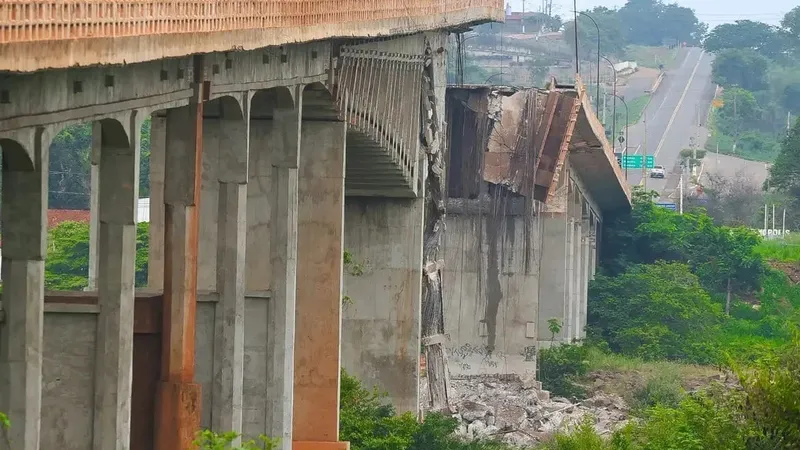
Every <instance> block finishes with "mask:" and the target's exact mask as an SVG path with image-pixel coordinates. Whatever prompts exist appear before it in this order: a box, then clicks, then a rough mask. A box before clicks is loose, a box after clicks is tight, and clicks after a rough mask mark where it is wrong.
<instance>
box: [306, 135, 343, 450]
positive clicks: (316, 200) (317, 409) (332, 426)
mask: <svg viewBox="0 0 800 450" xmlns="http://www.w3.org/2000/svg"><path fill="white" fill-rule="evenodd" d="M345 127H346V125H345V123H344V122H334V121H329V122H326V121H304V122H303V124H302V143H301V151H300V169H299V172H300V173H299V180H298V184H299V188H298V190H299V198H298V218H297V221H298V241H297V256H298V267H297V279H298V280H300V282H299V283H298V284H297V314H296V317H297V321H296V323H295V327H296V328H295V329H296V335H295V366H294V367H295V381H294V423H293V429H294V434H293V439H294V446H293V448H294V449H295V450H307V449H315V450H316V449H325V450H334V449H347V448H348V444H347V443H340V442H338V440H339V372H340V357H341V353H340V346H339V342H340V338H341V313H342V240H343V227H344V160H345V158H344V149H345Z"/></svg>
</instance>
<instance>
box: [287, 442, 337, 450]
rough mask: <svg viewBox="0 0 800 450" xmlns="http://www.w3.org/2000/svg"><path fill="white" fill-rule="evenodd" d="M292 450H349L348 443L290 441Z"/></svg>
mask: <svg viewBox="0 0 800 450" xmlns="http://www.w3.org/2000/svg"><path fill="white" fill-rule="evenodd" d="M292 450H350V443H349V442H316V441H292Z"/></svg>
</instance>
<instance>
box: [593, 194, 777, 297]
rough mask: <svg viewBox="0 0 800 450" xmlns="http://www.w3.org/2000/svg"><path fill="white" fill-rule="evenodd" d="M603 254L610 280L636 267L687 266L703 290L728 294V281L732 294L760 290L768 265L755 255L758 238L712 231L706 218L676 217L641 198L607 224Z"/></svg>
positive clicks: (737, 231) (739, 231)
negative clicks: (670, 264)
mask: <svg viewBox="0 0 800 450" xmlns="http://www.w3.org/2000/svg"><path fill="white" fill-rule="evenodd" d="M606 225H607V227H606V230H607V231H605V238H604V242H605V244H604V245H603V246H602V248H601V252H602V254H601V260H602V261H603V269H604V272H605V273H606V274H607V275H612V276H613V275H620V274H623V273H625V272H626V271H628V270H629V269H630V268H631V267H633V266H635V265H638V264H654V263H656V262H658V261H667V262H678V261H680V262H686V263H687V264H688V266H689V267H690V268H691V270H692V272H693V273H694V274H695V275H697V277H698V278H699V280H700V283H701V285H702V286H703V288H705V289H707V290H708V291H710V292H713V293H719V294H726V293H727V291H728V286H727V280H728V278H729V277H732V276H734V277H736V279H735V282H734V283H733V284H732V285H731V289H732V292H734V293H749V292H754V291H757V290H758V289H759V288H760V277H761V275H762V274H763V273H764V270H765V269H764V265H763V262H762V261H761V259H760V258H759V257H758V255H756V254H755V246H756V245H757V244H758V242H759V238H758V236H757V235H756V234H755V233H754V232H750V231H748V230H747V229H744V228H741V229H738V228H737V229H731V228H727V227H719V226H716V225H714V223H713V221H712V219H711V218H710V217H708V216H707V215H705V214H703V213H687V214H678V213H676V212H674V211H670V210H668V209H665V208H660V207H658V206H656V205H655V204H653V202H652V200H651V199H650V198H648V197H647V196H646V193H645V194H644V195H643V194H642V193H641V192H637V197H636V199H635V201H634V207H633V209H632V210H631V212H630V213H628V214H622V215H619V216H617V217H611V218H610V220H608V221H607V224H606Z"/></svg>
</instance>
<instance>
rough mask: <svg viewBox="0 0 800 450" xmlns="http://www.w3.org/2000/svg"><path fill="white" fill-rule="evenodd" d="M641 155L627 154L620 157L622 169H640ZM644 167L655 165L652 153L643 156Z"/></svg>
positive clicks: (649, 167)
mask: <svg viewBox="0 0 800 450" xmlns="http://www.w3.org/2000/svg"><path fill="white" fill-rule="evenodd" d="M642 159H643V158H642V155H628V156H623V157H622V168H623V169H641V168H642ZM644 163H645V167H646V168H648V169H652V168H653V167H655V165H656V158H655V156H653V155H647V158H644Z"/></svg>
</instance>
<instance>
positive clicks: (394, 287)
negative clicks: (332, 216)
mask: <svg viewBox="0 0 800 450" xmlns="http://www.w3.org/2000/svg"><path fill="white" fill-rule="evenodd" d="M421 195H422V194H421ZM424 207H425V205H424V195H423V196H421V197H419V198H413V199H400V198H380V197H348V198H347V199H346V201H345V225H346V226H345V248H346V249H347V251H348V252H350V253H351V254H352V255H353V258H354V260H355V263H356V264H357V266H356V267H352V268H350V270H349V271H348V270H347V268H346V269H345V294H346V295H347V297H349V298H350V299H351V301H350V303H349V304H347V305H346V306H345V311H344V319H343V324H342V332H343V337H342V364H343V366H344V368H345V369H346V370H347V371H348V372H349V373H350V374H352V375H355V376H357V377H358V378H359V379H360V380H361V381H362V382H363V383H364V384H365V386H367V387H372V386H377V387H378V389H380V390H381V391H383V392H387V393H388V394H389V399H390V401H391V402H392V404H393V405H394V406H395V408H397V411H398V412H400V413H403V412H414V413H416V412H417V410H418V409H419V349H420V331H421V328H420V326H421V323H420V321H421V318H420V317H421V307H422V303H421V302H422V273H421V268H422V232H423V226H424V223H423V217H424V212H425V211H424V209H425V208H424ZM501 231H502V230H500V231H498V232H501ZM520 276H521V275H520ZM497 295H502V293H497Z"/></svg>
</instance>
